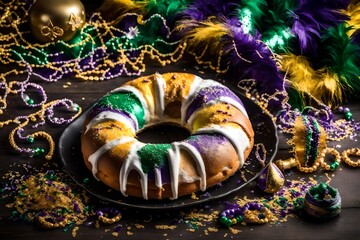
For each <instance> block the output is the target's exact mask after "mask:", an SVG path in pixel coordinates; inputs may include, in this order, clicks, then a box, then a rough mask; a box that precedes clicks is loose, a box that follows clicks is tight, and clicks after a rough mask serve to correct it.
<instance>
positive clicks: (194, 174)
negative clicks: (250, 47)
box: [81, 73, 254, 199]
mask: <svg viewBox="0 0 360 240" xmlns="http://www.w3.org/2000/svg"><path fill="white" fill-rule="evenodd" d="M174 76H175V77H174ZM163 78H164V79H165V82H166V84H167V85H166V91H165V102H166V103H167V104H172V103H174V102H179V103H181V101H183V99H184V97H186V96H187V94H189V89H190V86H188V85H190V84H191V83H192V82H193V81H194V75H191V74H184V73H168V74H164V75H163ZM171 79H175V80H174V84H173V86H174V87H173V86H172V85H171V84H172V81H171ZM176 79H179V81H176ZM189 79H190V80H189ZM144 80H149V81H151V82H152V84H151V85H152V86H151V87H150V88H149V87H148V86H147V87H145V88H146V89H145V90H144V91H145V92H146V94H152V95H155V94H156V90H154V88H155V87H154V85H155V83H154V76H153V75H151V76H145V77H141V78H139V79H135V80H133V81H130V82H128V83H126V84H125V85H131V86H141V85H140V84H139V81H144ZM148 85H149V84H148ZM141 90H142V89H141ZM145 98H146V99H147V101H148V102H149V101H153V99H155V96H149V95H147V96H146V97H145ZM155 102H156V101H155V100H154V101H153V104H155ZM149 104H151V103H149ZM176 106H177V108H179V107H181V106H178V105H177V104H172V105H170V108H168V109H171V108H176ZM223 107H224V106H221V105H219V108H217V110H219V109H220V110H221V109H222V108H223ZM225 107H226V109H227V111H228V112H227V113H226V114H225V115H226V116H225V115H224V116H222V115H221V112H220V111H218V112H216V110H215V112H214V110H213V109H212V108H214V107H209V109H208V111H210V112H212V113H211V114H210V115H211V117H207V116H208V115H209V113H208V112H206V111H207V110H206V109H205V110H204V111H205V112H206V113H204V117H205V118H207V119H201V120H198V119H196V118H195V120H194V125H195V124H198V125H199V126H198V127H196V128H201V127H208V126H212V125H219V126H220V125H224V126H225V125H226V126H227V127H235V128H236V129H242V130H243V131H244V132H245V135H246V136H247V138H248V141H249V144H248V147H246V148H245V149H244V150H243V154H244V159H245V160H246V159H247V157H248V156H249V154H250V152H251V150H252V147H253V145H254V131H253V128H252V125H251V122H250V120H249V119H248V117H247V116H245V115H244V114H243V113H242V112H241V111H239V110H238V109H236V108H235V107H232V106H231V107H229V106H225ZM168 109H167V110H168ZM176 111H177V112H178V113H179V112H180V110H179V109H176ZM201 111H203V110H202V109H201V110H199V111H198V113H197V114H199V116H201V114H202V113H201ZM174 116H178V114H173V115H171V114H170V116H169V117H170V118H174ZM199 118H200V117H199ZM223 119H226V121H223ZM90 121H91V118H90V117H88V118H87V119H86V121H85V123H84V127H83V131H82V136H81V150H82V153H83V157H84V162H85V164H86V166H87V168H88V169H89V170H90V171H93V170H94V166H93V163H91V162H90V161H89V157H90V156H91V155H92V154H94V153H95V152H96V151H98V150H99V149H100V148H101V147H102V146H103V145H104V144H106V143H108V142H110V141H112V140H114V139H117V138H119V137H128V138H133V140H132V141H129V142H126V143H122V144H118V145H117V146H115V147H113V148H111V149H109V150H108V151H105V152H104V153H103V154H102V155H101V156H99V159H98V161H97V172H96V177H97V178H98V179H99V180H101V181H102V182H104V183H105V184H106V185H108V186H109V187H111V188H113V189H116V190H119V189H120V180H119V173H120V171H121V168H122V165H123V163H124V161H125V159H126V158H127V157H128V155H129V152H130V151H131V146H132V144H133V143H134V142H138V140H137V139H136V132H133V131H131V128H130V127H129V126H128V125H126V124H124V123H122V122H117V121H115V120H106V121H100V122H98V123H96V124H95V125H93V126H91V128H89V129H87V126H88V124H89V122H90ZM177 121H178V120H177ZM195 121H196V123H195ZM220 121H222V122H220ZM187 127H188V126H187ZM188 128H190V129H191V126H190V127H188ZM193 130H194V129H193ZM208 146H210V145H208ZM211 146H212V145H211ZM201 158H202V160H203V163H204V167H205V172H206V187H207V188H208V187H210V186H213V185H215V184H217V183H220V182H222V181H224V180H226V179H227V178H229V177H230V176H232V175H233V174H234V173H235V172H236V171H237V170H238V169H239V167H241V163H240V161H239V156H238V154H237V152H236V149H235V147H234V146H233V144H232V143H231V141H229V140H226V139H225V140H223V141H222V143H221V144H218V145H214V146H212V147H207V148H206V149H205V150H203V151H202V152H201ZM179 165H180V166H179V169H180V172H185V173H186V179H195V180H193V181H188V182H186V181H179V185H178V196H182V195H187V194H191V193H193V192H197V191H199V190H200V189H201V186H200V185H201V184H200V183H201V181H200V180H199V170H198V167H197V163H196V161H195V160H194V156H193V155H192V154H190V153H189V151H187V150H185V149H180V163H179ZM140 179H141V176H140V174H139V173H138V171H136V170H131V171H130V174H129V176H128V181H127V185H126V194H127V195H130V196H136V197H144V193H143V189H142V186H141V181H140ZM147 181H148V190H147V197H148V198H149V199H164V198H173V197H174V196H173V194H174V193H173V190H172V186H171V182H168V183H163V185H162V187H161V188H159V187H157V186H156V183H155V181H154V180H151V179H148V180H147Z"/></svg>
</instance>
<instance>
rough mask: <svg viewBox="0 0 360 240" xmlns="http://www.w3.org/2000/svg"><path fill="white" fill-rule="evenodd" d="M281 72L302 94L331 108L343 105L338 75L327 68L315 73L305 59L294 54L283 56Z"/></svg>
mask: <svg viewBox="0 0 360 240" xmlns="http://www.w3.org/2000/svg"><path fill="white" fill-rule="evenodd" d="M281 70H282V71H284V72H286V73H287V74H288V78H289V80H290V84H291V86H292V87H293V88H294V89H296V90H297V91H298V92H299V93H300V94H310V95H311V96H313V97H314V98H316V99H317V100H319V101H321V102H323V103H325V104H327V105H329V106H336V105H338V104H339V103H341V101H342V87H341V83H340V79H339V77H338V76H337V74H336V73H331V72H329V71H328V70H327V69H326V68H324V69H318V70H316V71H315V70H314V69H313V68H312V67H311V66H310V63H309V61H308V60H307V59H306V58H305V57H303V56H296V55H293V54H288V55H282V62H281Z"/></svg>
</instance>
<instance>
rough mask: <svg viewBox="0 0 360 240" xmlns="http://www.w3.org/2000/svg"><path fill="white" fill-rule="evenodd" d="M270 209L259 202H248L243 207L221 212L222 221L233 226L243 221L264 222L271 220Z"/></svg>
mask: <svg viewBox="0 0 360 240" xmlns="http://www.w3.org/2000/svg"><path fill="white" fill-rule="evenodd" d="M271 218H272V213H271V211H270V209H268V208H267V207H265V206H264V205H262V204H260V203H257V202H249V203H246V204H245V205H244V206H243V207H241V208H240V207H236V206H235V208H230V209H227V210H225V211H223V212H222V213H221V214H220V223H221V224H223V225H225V226H228V227H229V226H231V225H234V224H237V223H240V222H242V221H243V220H245V221H247V222H249V223H259V224H264V223H267V222H269V221H270V220H271Z"/></svg>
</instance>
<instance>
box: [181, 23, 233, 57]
mask: <svg viewBox="0 0 360 240" xmlns="http://www.w3.org/2000/svg"><path fill="white" fill-rule="evenodd" d="M187 28H190V30H188V31H187V32H186V36H185V41H186V43H187V45H188V46H189V47H190V48H195V49H197V50H201V49H202V48H204V47H209V49H208V51H209V53H211V54H212V53H218V52H219V51H221V50H222V48H223V44H224V42H223V41H222V40H221V38H222V37H224V36H226V35H230V30H229V29H228V28H226V27H225V26H224V24H222V23H218V22H213V21H211V19H209V20H207V21H202V22H198V21H195V20H183V21H181V22H180V24H179V25H178V26H177V27H176V30H177V31H182V30H184V29H185V30H186V29H187Z"/></svg>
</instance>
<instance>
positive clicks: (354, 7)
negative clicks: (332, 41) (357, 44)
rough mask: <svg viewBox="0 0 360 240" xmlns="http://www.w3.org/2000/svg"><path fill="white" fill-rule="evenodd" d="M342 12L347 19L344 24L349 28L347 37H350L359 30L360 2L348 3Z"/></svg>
mask: <svg viewBox="0 0 360 240" xmlns="http://www.w3.org/2000/svg"><path fill="white" fill-rule="evenodd" d="M342 12H343V13H344V14H346V15H347V16H348V17H349V18H348V20H347V21H346V24H347V26H348V27H350V29H349V31H348V35H349V37H352V36H354V35H355V32H356V31H358V30H359V29H360V2H357V3H350V4H349V6H348V8H347V9H346V10H343V11H342Z"/></svg>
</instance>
